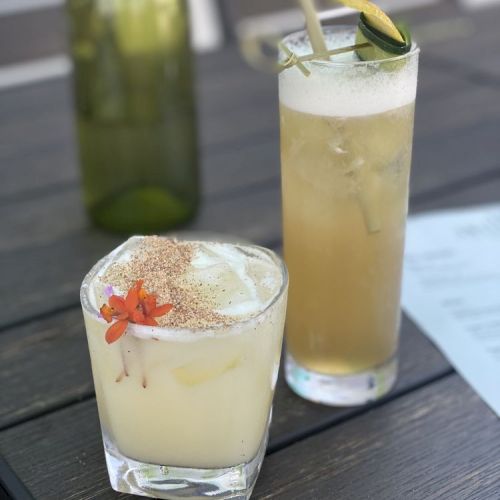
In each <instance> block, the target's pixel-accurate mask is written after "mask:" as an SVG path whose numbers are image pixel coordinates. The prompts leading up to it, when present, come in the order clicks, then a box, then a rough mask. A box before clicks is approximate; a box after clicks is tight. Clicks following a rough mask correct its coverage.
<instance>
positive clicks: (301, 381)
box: [285, 352, 398, 406]
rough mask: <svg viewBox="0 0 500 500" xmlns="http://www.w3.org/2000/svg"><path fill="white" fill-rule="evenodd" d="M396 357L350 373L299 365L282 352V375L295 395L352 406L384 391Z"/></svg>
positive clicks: (394, 369)
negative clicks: (317, 369) (283, 367)
mask: <svg viewBox="0 0 500 500" xmlns="http://www.w3.org/2000/svg"><path fill="white" fill-rule="evenodd" d="M397 372H398V363H397V357H396V356H393V357H392V358H390V359H389V360H388V361H386V362H385V363H383V364H382V365H379V366H376V367H374V368H372V369H370V370H367V371H365V372H358V373H353V374H351V375H326V374H324V373H318V372H313V371H311V370H308V369H307V368H304V367H303V366H301V365H299V364H298V363H297V362H296V361H295V360H294V359H293V357H292V356H291V354H290V353H288V352H287V354H286V362H285V377H286V381H287V382H288V385H289V386H290V388H291V389H292V390H293V391H294V392H295V393H296V394H298V395H299V396H301V397H303V398H304V399H308V400H310V401H314V402H315V403H323V404H326V405H331V406H356V405H363V404H366V403H369V402H370V401H375V400H376V399H379V398H381V397H382V396H384V395H385V394H387V393H388V392H389V391H390V390H391V388H392V386H393V385H394V383H395V382H396V377H397Z"/></svg>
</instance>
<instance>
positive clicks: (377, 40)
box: [356, 13, 411, 61]
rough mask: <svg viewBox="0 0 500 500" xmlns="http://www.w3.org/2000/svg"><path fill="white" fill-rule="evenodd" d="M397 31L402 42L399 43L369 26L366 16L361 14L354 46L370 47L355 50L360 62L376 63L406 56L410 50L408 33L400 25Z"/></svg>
mask: <svg viewBox="0 0 500 500" xmlns="http://www.w3.org/2000/svg"><path fill="white" fill-rule="evenodd" d="M397 29H398V31H399V33H400V34H401V36H402V38H403V40H404V42H399V41H397V40H395V39H394V38H391V37H389V36H387V35H386V34H384V33H382V32H381V31H379V30H378V29H377V28H374V27H373V26H371V25H370V24H369V23H368V21H367V19H366V16H365V15H364V14H363V13H361V15H360V17H359V23H358V31H357V33H356V44H361V43H365V42H368V43H370V44H371V46H370V47H365V48H363V49H358V50H356V54H357V55H358V57H359V58H360V59H361V60H362V61H377V60H380V59H389V58H391V57H395V56H401V55H404V54H407V53H408V52H409V51H410V50H411V35H410V32H409V31H408V30H407V29H406V28H405V27H404V26H401V25H398V26H397Z"/></svg>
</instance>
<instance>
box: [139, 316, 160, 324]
mask: <svg viewBox="0 0 500 500" xmlns="http://www.w3.org/2000/svg"><path fill="white" fill-rule="evenodd" d="M142 324H143V325H148V326H158V322H157V321H156V320H155V319H154V318H151V317H149V316H146V317H145V318H144V321H143V322H142Z"/></svg>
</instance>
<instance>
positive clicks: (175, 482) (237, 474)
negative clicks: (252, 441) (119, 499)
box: [103, 435, 267, 500]
mask: <svg viewBox="0 0 500 500" xmlns="http://www.w3.org/2000/svg"><path fill="white" fill-rule="evenodd" d="M103 439H104V452H105V455H106V465H107V467H108V474H109V479H110V482H111V487H112V488H113V489H114V490H115V491H119V492H122V493H131V494H134V495H142V496H145V497H151V498H166V499H171V500H175V499H180V498H182V499H183V500H187V499H193V500H194V499H205V498H212V499H237V500H247V499H249V498H250V495H251V493H252V490H253V487H254V486H255V481H256V480H257V476H258V475H259V471H260V467H261V465H262V461H263V459H264V455H265V451H266V445H267V435H266V436H265V439H264V440H263V441H262V444H261V446H260V448H259V451H258V452H257V455H256V456H255V457H254V458H253V459H252V460H251V461H250V462H247V463H242V464H239V465H235V466H233V467H225V468H222V469H196V468H189V467H171V466H169V465H157V464H148V463H143V462H138V461H137V460H133V459H131V458H128V457H126V456H124V455H122V454H121V453H120V451H118V449H117V448H116V446H115V445H114V444H113V443H112V442H111V440H110V439H109V438H107V437H106V436H105V435H104V438H103Z"/></svg>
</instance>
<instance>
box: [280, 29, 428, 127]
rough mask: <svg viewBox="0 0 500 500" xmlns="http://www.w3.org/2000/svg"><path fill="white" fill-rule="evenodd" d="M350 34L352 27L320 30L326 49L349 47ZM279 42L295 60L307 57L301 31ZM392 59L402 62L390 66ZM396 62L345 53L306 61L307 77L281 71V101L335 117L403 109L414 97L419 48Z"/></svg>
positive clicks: (306, 41) (293, 70) (307, 48)
mask: <svg viewBox="0 0 500 500" xmlns="http://www.w3.org/2000/svg"><path fill="white" fill-rule="evenodd" d="M355 33H356V28H355V27H346V26H330V27H327V28H324V35H325V40H326V44H327V47H328V48H329V49H335V48H339V47H345V46H348V45H352V44H354V43H355V42H354V38H355ZM284 43H285V45H287V46H288V47H289V48H290V49H291V50H292V51H293V52H294V53H295V54H296V55H297V56H302V55H307V54H311V53H312V49H311V45H310V43H309V39H308V37H307V34H306V33H305V32H299V33H294V34H292V35H289V36H288V37H286V38H285V40H284ZM395 59H404V61H403V64H400V65H398V66H397V67H395V65H394V64H392V66H389V64H391V63H394V62H395ZM395 59H389V60H384V61H366V62H364V61H359V60H358V59H357V58H356V56H355V54H354V52H348V53H345V54H339V55H335V56H333V57H332V58H331V61H310V62H305V63H304V64H305V65H306V67H307V68H308V69H309V70H310V71H311V74H310V75H309V76H308V77H306V76H304V74H303V73H302V72H301V71H300V70H299V69H298V68H297V67H296V66H293V67H291V68H288V69H286V70H284V71H282V72H281V73H280V77H279V93H280V101H281V103H282V104H284V105H285V106H286V107H288V108H291V109H294V110H296V111H300V112H302V113H310V114H314V115H321V116H337V117H348V116H365V115H372V114H376V113H383V112H385V111H389V110H391V109H396V108H399V107H401V106H405V105H406V104H410V103H412V102H413V101H414V100H415V96H416V91H417V70H418V48H417V47H416V46H414V47H413V48H412V50H411V52H410V53H409V54H407V55H406V56H399V57H398V58H395Z"/></svg>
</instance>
